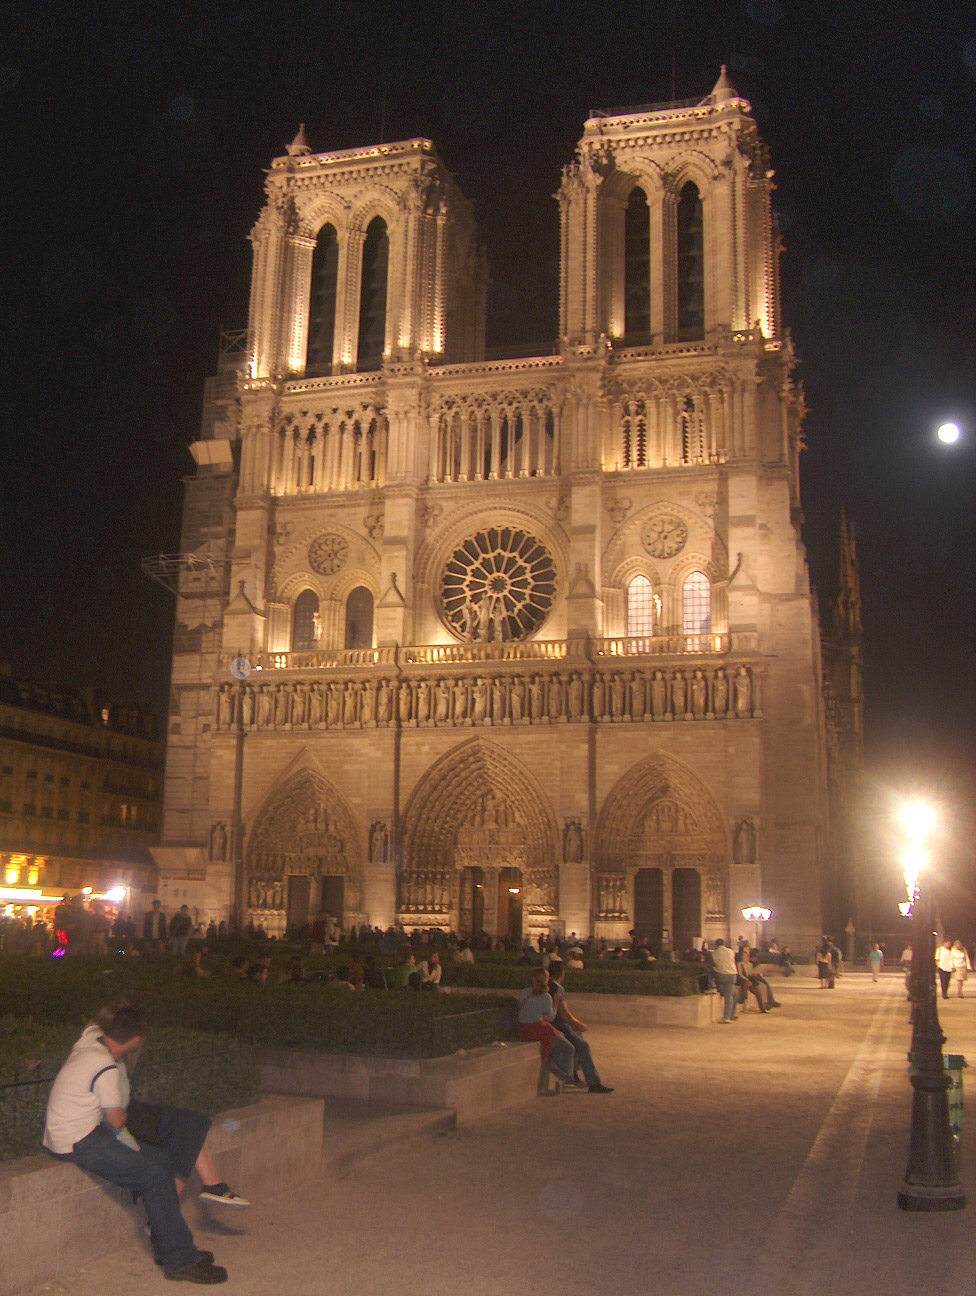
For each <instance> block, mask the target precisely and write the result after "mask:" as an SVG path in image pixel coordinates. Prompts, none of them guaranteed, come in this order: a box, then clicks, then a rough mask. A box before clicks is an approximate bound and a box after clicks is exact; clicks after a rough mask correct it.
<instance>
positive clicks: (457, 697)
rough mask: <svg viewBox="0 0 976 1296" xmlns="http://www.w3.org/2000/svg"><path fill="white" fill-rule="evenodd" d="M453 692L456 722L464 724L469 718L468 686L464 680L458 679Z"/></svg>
mask: <svg viewBox="0 0 976 1296" xmlns="http://www.w3.org/2000/svg"><path fill="white" fill-rule="evenodd" d="M452 692H453V695H454V723H455V724H463V723H464V721H465V720H466V719H467V718H468V687H467V685H466V684H465V682H464V680H458V681H457V682H456V683H455V685H454V688H453V690H452Z"/></svg>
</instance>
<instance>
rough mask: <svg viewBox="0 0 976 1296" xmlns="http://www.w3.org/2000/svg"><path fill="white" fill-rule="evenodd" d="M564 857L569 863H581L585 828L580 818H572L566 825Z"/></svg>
mask: <svg viewBox="0 0 976 1296" xmlns="http://www.w3.org/2000/svg"><path fill="white" fill-rule="evenodd" d="M563 859H564V860H565V861H566V863H567V864H579V863H580V862H581V860H582V859H583V829H582V828H581V827H580V822H579V820H578V819H570V821H569V822H568V823H567V825H566V838H565V843H564V846H563Z"/></svg>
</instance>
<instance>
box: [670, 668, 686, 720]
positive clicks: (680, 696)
mask: <svg viewBox="0 0 976 1296" xmlns="http://www.w3.org/2000/svg"><path fill="white" fill-rule="evenodd" d="M671 709H672V711H673V713H674V718H675V720H680V719H681V717H682V716H683V715H684V714H685V713H686V711H687V710H688V685H687V682H686V681H685V676H684V672H683V671H675V672H674V678H673V679H672V681H671Z"/></svg>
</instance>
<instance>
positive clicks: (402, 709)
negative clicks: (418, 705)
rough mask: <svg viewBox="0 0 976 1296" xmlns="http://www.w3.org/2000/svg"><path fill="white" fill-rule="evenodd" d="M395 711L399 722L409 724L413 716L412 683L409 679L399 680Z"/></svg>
mask: <svg viewBox="0 0 976 1296" xmlns="http://www.w3.org/2000/svg"><path fill="white" fill-rule="evenodd" d="M397 711H398V714H399V716H400V723H401V724H409V723H410V721H411V719H412V718H413V684H412V683H411V682H410V680H401V681H400V686H399V695H398V698H397Z"/></svg>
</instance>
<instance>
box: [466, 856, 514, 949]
mask: <svg viewBox="0 0 976 1296" xmlns="http://www.w3.org/2000/svg"><path fill="white" fill-rule="evenodd" d="M522 896H523V887H522V870H521V869H520V868H515V867H514V866H511V865H507V866H506V865H503V866H501V867H491V866H487V867H481V866H480V865H468V866H467V867H465V868H463V869H462V870H461V878H460V893H459V896H458V931H459V932H460V934H461V935H462V936H464V937H465V938H466V939H468V940H470V939H471V938H472V937H474V936H479V935H485V936H496V937H501V939H502V940H506V939H511V940H513V941H515V942H516V943H517V942H519V941H520V940H521V939H522Z"/></svg>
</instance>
